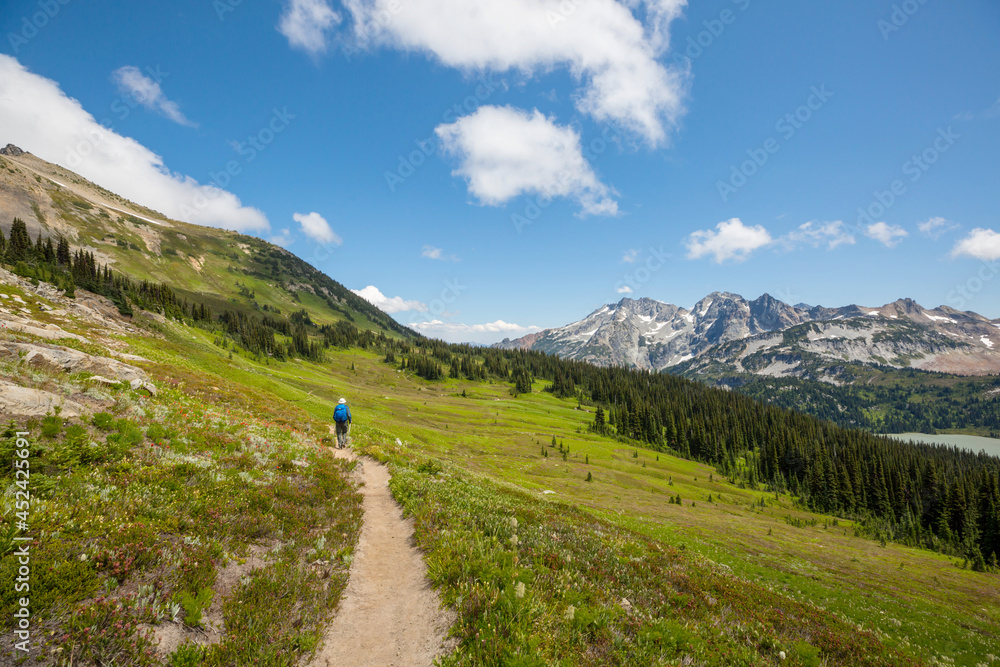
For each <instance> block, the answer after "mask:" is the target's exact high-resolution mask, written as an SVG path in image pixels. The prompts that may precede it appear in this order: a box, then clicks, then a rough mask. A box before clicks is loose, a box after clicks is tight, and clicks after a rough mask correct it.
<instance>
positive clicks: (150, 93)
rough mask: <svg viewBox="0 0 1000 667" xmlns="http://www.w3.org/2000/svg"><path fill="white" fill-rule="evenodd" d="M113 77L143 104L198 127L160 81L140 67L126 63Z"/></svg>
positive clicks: (129, 94) (121, 87) (125, 92)
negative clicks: (170, 96)
mask: <svg viewBox="0 0 1000 667" xmlns="http://www.w3.org/2000/svg"><path fill="white" fill-rule="evenodd" d="M111 78H112V79H113V80H114V82H115V84H117V86H118V90H119V91H121V93H122V94H124V95H128V96H129V97H131V98H132V99H134V100H135V101H136V102H138V103H139V104H141V105H142V106H144V107H146V108H147V109H150V110H152V111H155V112H157V113H159V114H162V115H163V116H164V117H165V118H169V119H170V120H172V121H174V122H175V123H177V124H179V125H186V126H188V127H198V124H197V123H193V122H191V121H190V120H188V118H187V116H185V115H184V113H183V112H182V111H181V108H180V107H179V106H178V105H177V103H176V102H173V101H171V100H169V99H167V96H166V94H164V92H163V89H162V88H161V87H160V84H159V82H157V81H155V80H153V79H151V78H150V77H148V76H146V75H145V74H143V73H142V72H141V71H140V70H139V68H138V67H133V66H131V65H126V66H125V67H119V68H118V69H116V70H115V71H114V72H112V73H111Z"/></svg>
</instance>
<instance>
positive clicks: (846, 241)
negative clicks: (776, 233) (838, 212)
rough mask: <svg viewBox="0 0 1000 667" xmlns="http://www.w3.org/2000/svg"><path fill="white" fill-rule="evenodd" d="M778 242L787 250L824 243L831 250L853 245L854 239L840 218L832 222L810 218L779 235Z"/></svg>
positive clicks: (816, 246)
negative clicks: (795, 227) (796, 227)
mask: <svg viewBox="0 0 1000 667" xmlns="http://www.w3.org/2000/svg"><path fill="white" fill-rule="evenodd" d="M780 242H781V244H782V245H783V246H785V247H786V248H788V249H789V250H792V249H794V248H797V247H799V246H802V245H807V246H811V247H813V248H818V247H820V246H821V245H824V244H825V245H826V247H827V249H828V250H833V249H834V248H836V247H837V246H841V245H854V243H855V242H856V241H855V239H854V235H853V234H851V233H850V232H848V231H847V229H846V228H845V227H844V223H843V221H841V220H835V221H833V222H817V221H815V220H811V221H809V222H807V223H805V224H802V225H799V227H798V229H795V230H793V231H791V232H789V233H788V234H786V235H785V236H783V237H781V239H780Z"/></svg>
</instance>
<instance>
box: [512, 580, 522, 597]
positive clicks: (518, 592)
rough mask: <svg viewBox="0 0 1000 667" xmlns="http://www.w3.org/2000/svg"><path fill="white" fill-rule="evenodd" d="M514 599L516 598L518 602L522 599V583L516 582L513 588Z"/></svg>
mask: <svg viewBox="0 0 1000 667" xmlns="http://www.w3.org/2000/svg"><path fill="white" fill-rule="evenodd" d="M514 597H516V598H517V599H518V600H520V599H521V598H523V597H524V582H523V581H519V582H517V584H516V585H515V586H514Z"/></svg>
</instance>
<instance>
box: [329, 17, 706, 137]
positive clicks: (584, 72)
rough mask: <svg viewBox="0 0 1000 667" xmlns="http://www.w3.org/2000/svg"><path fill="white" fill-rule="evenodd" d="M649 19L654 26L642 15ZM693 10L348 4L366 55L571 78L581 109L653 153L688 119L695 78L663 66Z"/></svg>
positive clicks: (475, 68)
mask: <svg viewBox="0 0 1000 667" xmlns="http://www.w3.org/2000/svg"><path fill="white" fill-rule="evenodd" d="M640 4H642V5H643V9H642V11H641V12H640V14H642V15H644V18H645V24H643V22H642V21H640V20H639V18H637V15H636V14H633V11H632V9H633V8H634V9H639V6H640ZM686 4H687V3H686V0H643V1H642V2H641V3H640V2H639V0H623V1H622V2H617V1H616V0H587V1H586V2H579V1H567V0H476V1H475V2H471V1H470V0H407V2H405V3H402V4H400V2H399V0H344V6H345V7H346V8H347V9H348V11H349V12H350V13H351V16H352V17H353V19H354V35H355V38H356V40H357V42H358V44H359V45H360V46H362V47H364V46H388V47H392V48H398V49H402V50H407V51H415V52H420V53H426V54H429V55H432V56H433V57H435V58H436V59H437V60H438V61H439V62H441V63H442V64H444V65H447V66H449V67H454V68H457V69H460V70H463V71H466V72H476V71H483V70H489V71H495V72H507V71H518V72H521V73H523V74H525V75H527V76H532V75H533V74H535V73H536V72H537V73H543V74H544V73H548V72H550V71H552V70H555V69H559V68H565V69H566V70H568V71H569V73H570V74H571V75H572V76H573V78H574V79H575V80H576V81H578V82H580V83H581V89H580V90H579V91H578V92H577V94H575V95H574V98H575V99H576V106H577V108H578V109H579V110H580V111H582V112H583V113H586V114H589V115H591V116H592V117H593V118H595V119H596V120H598V121H601V122H612V123H615V124H618V125H620V126H622V127H624V128H626V129H627V130H628V131H630V132H632V133H634V134H635V135H636V136H638V137H641V138H642V139H643V140H645V141H646V142H647V143H648V144H649V145H651V146H656V145H659V144H662V143H664V142H665V141H666V139H667V135H668V131H669V130H670V129H672V128H673V127H674V126H675V125H676V122H677V119H678V118H679V117H680V115H681V114H682V113H683V111H684V105H683V100H684V96H685V91H686V86H687V72H686V71H685V70H681V69H678V68H676V67H666V66H664V65H663V64H662V63H661V62H659V61H658V60H657V58H658V56H660V55H662V54H663V53H664V52H665V51H666V49H667V47H668V45H669V38H668V34H667V27H668V25H669V23H670V21H672V20H673V19H674V18H676V17H677V16H678V15H679V14H680V12H681V10H682V9H683V8H684V7H685V6H686Z"/></svg>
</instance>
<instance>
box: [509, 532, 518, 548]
mask: <svg viewBox="0 0 1000 667" xmlns="http://www.w3.org/2000/svg"><path fill="white" fill-rule="evenodd" d="M518 541H519V540H518V539H517V535H511V536H510V545H511V546H513V547H516V546H517V543H518Z"/></svg>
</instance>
